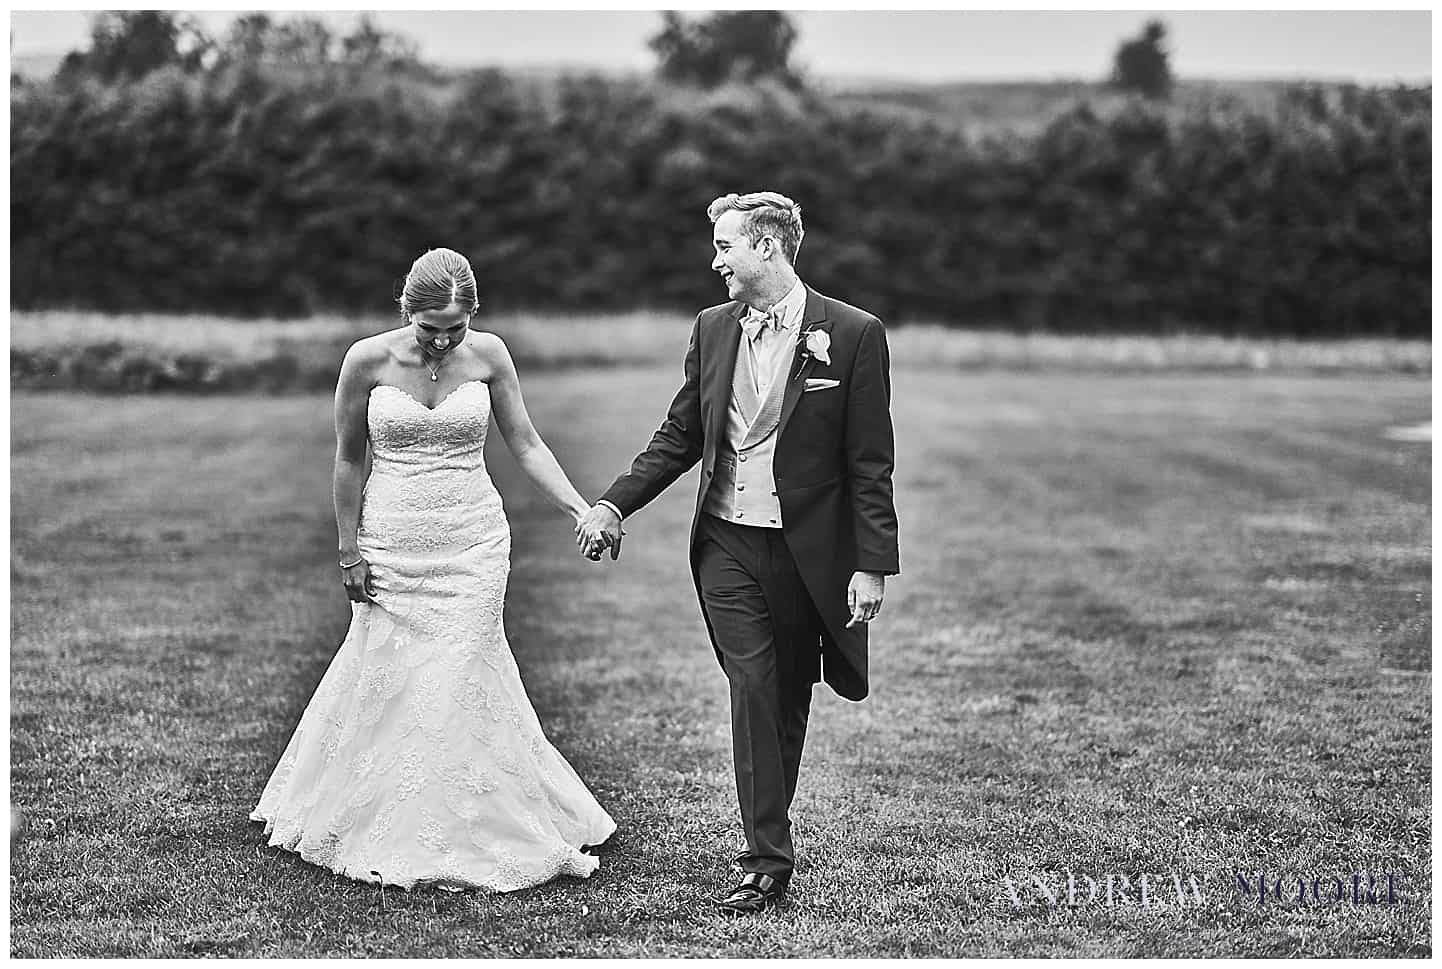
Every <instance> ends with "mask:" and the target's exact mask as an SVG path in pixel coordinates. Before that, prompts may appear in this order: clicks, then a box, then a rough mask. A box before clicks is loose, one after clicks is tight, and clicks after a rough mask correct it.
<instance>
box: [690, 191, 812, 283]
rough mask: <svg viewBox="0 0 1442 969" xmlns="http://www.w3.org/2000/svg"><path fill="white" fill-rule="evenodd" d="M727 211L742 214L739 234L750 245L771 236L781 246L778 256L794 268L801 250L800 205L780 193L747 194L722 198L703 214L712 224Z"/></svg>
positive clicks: (802, 230) (709, 206)
mask: <svg viewBox="0 0 1442 969" xmlns="http://www.w3.org/2000/svg"><path fill="white" fill-rule="evenodd" d="M727 212H745V213H746V217H745V218H744V219H742V221H741V231H742V232H743V233H744V234H745V236H746V238H748V239H750V240H751V244H752V245H753V246H754V245H756V243H758V242H760V241H761V237H762V236H768V235H769V236H771V238H773V239H775V240H776V241H777V242H778V243H780V244H781V254H782V255H784V256H785V257H786V261H787V262H789V263H791V265H793V266H795V265H796V254H797V253H798V252H800V251H801V237H802V236H804V235H805V234H806V230H804V229H802V228H801V206H799V205H797V204H796V203H795V202H793V201H791V199H789V198H787V197H786V196H784V195H782V194H781V193H780V192H748V193H746V194H745V195H737V194H736V193H735V192H732V193H731V194H730V195H723V196H721V197H720V198H718V199H717V200H716V201H714V202H712V203H711V204H710V205H708V206H707V207H706V215H707V217H709V218H710V219H711V221H712V222H715V221H716V220H717V219H719V218H721V216H722V215H724V214H725V213H727Z"/></svg>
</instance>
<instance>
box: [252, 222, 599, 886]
mask: <svg viewBox="0 0 1442 969" xmlns="http://www.w3.org/2000/svg"><path fill="white" fill-rule="evenodd" d="M400 307H401V311H402V313H403V314H404V315H405V317H406V319H407V320H408V321H409V324H410V325H409V327H403V328H401V329H398V330H392V331H389V332H386V333H381V334H377V335H376V336H372V337H367V338H366V339H363V340H360V341H359V342H357V343H356V344H355V345H354V346H352V347H351V348H350V350H349V351H348V352H347V353H346V356H345V360H344V362H343V363H342V364H341V372H340V380H339V383H338V384H337V387H336V396H335V424H336V441H337V444H336V457H335V514H336V522H337V526H338V528H339V530H340V561H339V564H340V568H341V574H342V576H343V582H344V585H345V590H346V594H347V595H348V596H349V597H350V599H351V600H352V606H351V610H352V612H351V623H350V629H349V631H348V632H347V634H346V637H345V641H344V642H343V643H341V647H340V650H339V651H338V652H337V653H336V655H335V658H334V659H333V660H332V661H331V664H330V667H329V668H328V669H327V670H326V673H325V676H324V677H323V678H322V679H321V682H320V685H319V687H317V688H316V691H315V695H314V696H313V697H312V698H311V700H310V703H309V704H308V705H307V707H306V709H305V712H304V713H303V714H302V715H301V719H300V723H299V725H298V726H297V727H296V729H295V733H294V734H293V735H292V737H291V738H290V743H289V744H288V745H287V747H286V749H285V753H284V754H283V755H282V756H281V758H280V762H279V763H278V764H277V765H276V767H275V771H274V772H273V773H272V774H271V776H270V780H269V782H268V783H267V784H266V786H265V790H264V792H263V793H262V794H261V797H260V802H259V803H258V804H257V805H256V807H255V810H254V811H252V812H251V815H250V817H251V820H254V821H262V822H264V823H265V832H266V834H267V835H269V840H270V844H272V845H278V846H280V847H282V848H285V849H288V850H290V851H294V852H297V853H298V854H299V855H300V857H302V858H303V859H305V860H306V861H308V862H312V863H313V864H316V865H321V866H324V867H326V868H329V869H330V870H332V871H334V872H337V873H340V874H343V875H346V876H348V877H351V878H355V879H359V880H362V881H368V882H381V883H383V884H386V885H396V886H400V887H403V888H410V887H412V886H414V885H416V884H418V883H433V884H437V885H439V886H441V887H445V888H451V889H462V888H482V889H487V890H491V891H500V892H506V891H514V890H517V889H521V888H526V887H529V886H532V885H538V884H540V883H542V882H545V881H548V880H550V879H552V878H555V877H557V876H559V875H573V876H577V877H582V878H584V877H588V876H589V875H590V874H591V873H592V872H593V871H595V870H596V868H597V866H598V864H599V862H598V859H597V858H596V857H594V856H593V855H591V854H587V853H585V852H583V851H582V848H583V847H586V846H592V845H599V844H601V843H602V842H604V841H606V839H607V838H609V837H610V836H611V834H612V833H613V832H614V831H615V830H616V825H615V822H613V821H612V820H611V818H610V816H609V815H608V814H607V813H606V811H605V810H604V809H602V807H601V806H600V804H598V803H597V802H596V799H595V798H594V797H593V796H592V795H591V792H590V791H589V790H587V789H586V786H585V784H583V783H582V781H581V779H580V778H579V777H578V776H577V775H576V772H575V771H574V770H573V769H572V768H571V765H570V764H568V763H567V762H566V760H565V759H564V758H563V757H562V756H561V754H560V753H559V752H558V751H557V750H556V749H555V748H554V747H552V746H551V744H550V743H549V742H548V741H547V740H546V737H545V735H544V734H543V733H542V731H541V725H540V722H539V721H538V720H537V718H536V713H535V710H534V709H533V708H532V707H531V703H530V700H529V699H528V698H527V696H526V692H525V688H524V687H523V686H522V684H521V678H520V673H519V671H518V670H517V668H516V662H515V660H514V659H513V658H512V656H511V651H510V647H509V646H508V645H507V643H506V636H505V631H504V629H503V628H502V623H501V614H502V606H503V603H504V600H505V593H506V577H507V573H508V572H509V569H510V546H511V536H510V529H509V526H508V525H507V522H506V516H505V512H504V510H503V509H502V507H501V496H500V495H499V494H498V493H497V492H496V489H495V486H494V485H492V483H491V479H490V476H489V475H488V474H487V473H486V467H485V461H484V457H483V448H484V445H485V440H486V430H487V427H488V425H489V422H490V417H491V414H492V412H494V413H495V417H496V424H497V426H498V427H499V428H500V431H501V435H502V437H504V438H505V441H506V444H507V445H508V446H509V447H510V449H511V452H512V453H513V454H514V455H515V456H516V460H517V462H518V463H519V464H520V466H521V468H522V469H523V470H524V471H525V472H526V475H527V476H528V477H529V478H530V480H531V481H532V482H533V483H534V484H535V485H536V487H537V488H539V489H540V491H541V492H542V493H543V494H544V495H545V496H546V497H547V498H548V499H549V500H550V501H551V502H552V503H553V504H555V505H557V506H559V507H560V508H562V509H564V510H565V511H566V512H567V513H569V514H570V515H571V516H572V517H573V518H574V519H577V520H579V519H580V518H581V516H583V515H584V514H585V513H586V512H587V511H588V510H589V508H590V505H589V504H588V503H587V502H586V501H585V500H584V499H583V498H582V497H581V496H580V494H579V493H577V491H576V489H575V488H574V487H572V485H571V482H570V481H569V480H568V479H567V477H566V475H565V472H563V471H562V470H561V467H560V465H559V464H557V462H556V459H555V457H554V456H553V455H552V454H551V451H550V449H549V448H547V447H546V445H545V443H544V442H543V441H542V440H541V438H540V437H539V436H538V435H537V433H536V430H535V428H534V427H532V425H531V420H530V417H529V416H528V415H527V413H526V408H525V404H524V403H523V402H522V400H521V389H520V384H519V381H518V379H517V376H516V369H515V365H514V364H513V363H512V361H511V358H510V354H509V353H508V352H507V351H506V346H505V344H504V343H502V342H501V340H500V338H499V337H496V336H494V335H492V334H486V333H474V334H471V333H469V331H468V327H469V325H470V320H471V316H472V314H473V313H474V312H475V308H476V280H475V276H474V274H473V273H472V271H471V266H470V263H469V262H468V261H467V260H466V258H465V257H464V256H462V255H461V254H460V253H457V252H454V251H453V250H450V249H433V250H431V251H429V252H427V253H426V254H425V255H423V256H421V257H420V258H419V259H417V260H416V261H415V264H414V265H413V266H412V267H411V271H410V273H409V274H408V275H407V276H406V282H405V288H404V291H403V293H402V295H401V298H400ZM368 449H369V456H370V473H369V476H367V474H366V470H365V467H366V457H367V450H368ZM582 542H583V545H584V539H583V540H582ZM582 551H583V552H584V553H585V554H586V555H587V556H588V557H589V558H591V559H593V560H595V559H599V558H600V556H601V551H602V546H598V545H589V546H584V547H583V549H582ZM614 554H615V550H613V556H614Z"/></svg>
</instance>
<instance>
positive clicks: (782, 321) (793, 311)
mask: <svg viewBox="0 0 1442 969" xmlns="http://www.w3.org/2000/svg"><path fill="white" fill-rule="evenodd" d="M805 311H806V286H805V284H804V283H802V282H801V280H800V278H798V279H797V280H796V285H794V286H792V287H791V288H790V289H789V290H787V292H786V295H785V296H783V297H781V298H780V299H779V300H777V301H776V304H775V305H774V306H772V307H771V312H773V313H775V314H776V327H777V329H778V330H789V329H791V327H793V326H795V325H796V323H797V321H799V320H800V319H801V315H802V314H803V313H804V312H805Z"/></svg>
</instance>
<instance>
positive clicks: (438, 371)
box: [421, 353, 446, 383]
mask: <svg viewBox="0 0 1442 969" xmlns="http://www.w3.org/2000/svg"><path fill="white" fill-rule="evenodd" d="M421 363H422V364H423V365H424V366H425V368H426V369H427V370H429V371H430V374H431V383H435V382H436V381H437V380H440V379H441V377H440V374H441V368H442V367H444V366H445V365H446V358H445V357H441V361H440V363H438V364H436V368H435V369H434V370H431V365H430V364H429V363H427V362H426V355H425V354H424V353H423V354H421Z"/></svg>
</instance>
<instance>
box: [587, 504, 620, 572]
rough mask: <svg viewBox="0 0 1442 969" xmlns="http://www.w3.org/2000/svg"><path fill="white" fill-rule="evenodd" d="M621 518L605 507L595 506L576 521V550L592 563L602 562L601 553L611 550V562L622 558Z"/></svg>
mask: <svg viewBox="0 0 1442 969" xmlns="http://www.w3.org/2000/svg"><path fill="white" fill-rule="evenodd" d="M625 534H626V532H625V530H624V529H622V528H621V518H620V516H619V515H617V514H616V513H615V512H614V511H612V510H611V509H610V508H607V507H606V506H605V505H595V506H594V507H592V508H591V510H590V511H588V512H586V513H585V514H584V515H582V516H581V517H580V518H578V519H576V548H578V549H580V550H581V554H582V555H584V556H586V558H588V559H590V560H591V561H592V562H599V561H601V553H602V552H603V551H605V550H606V549H607V548H609V549H610V550H611V561H613V562H614V561H615V560H616V559H618V558H620V557H621V538H622V536H624V535H625Z"/></svg>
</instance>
